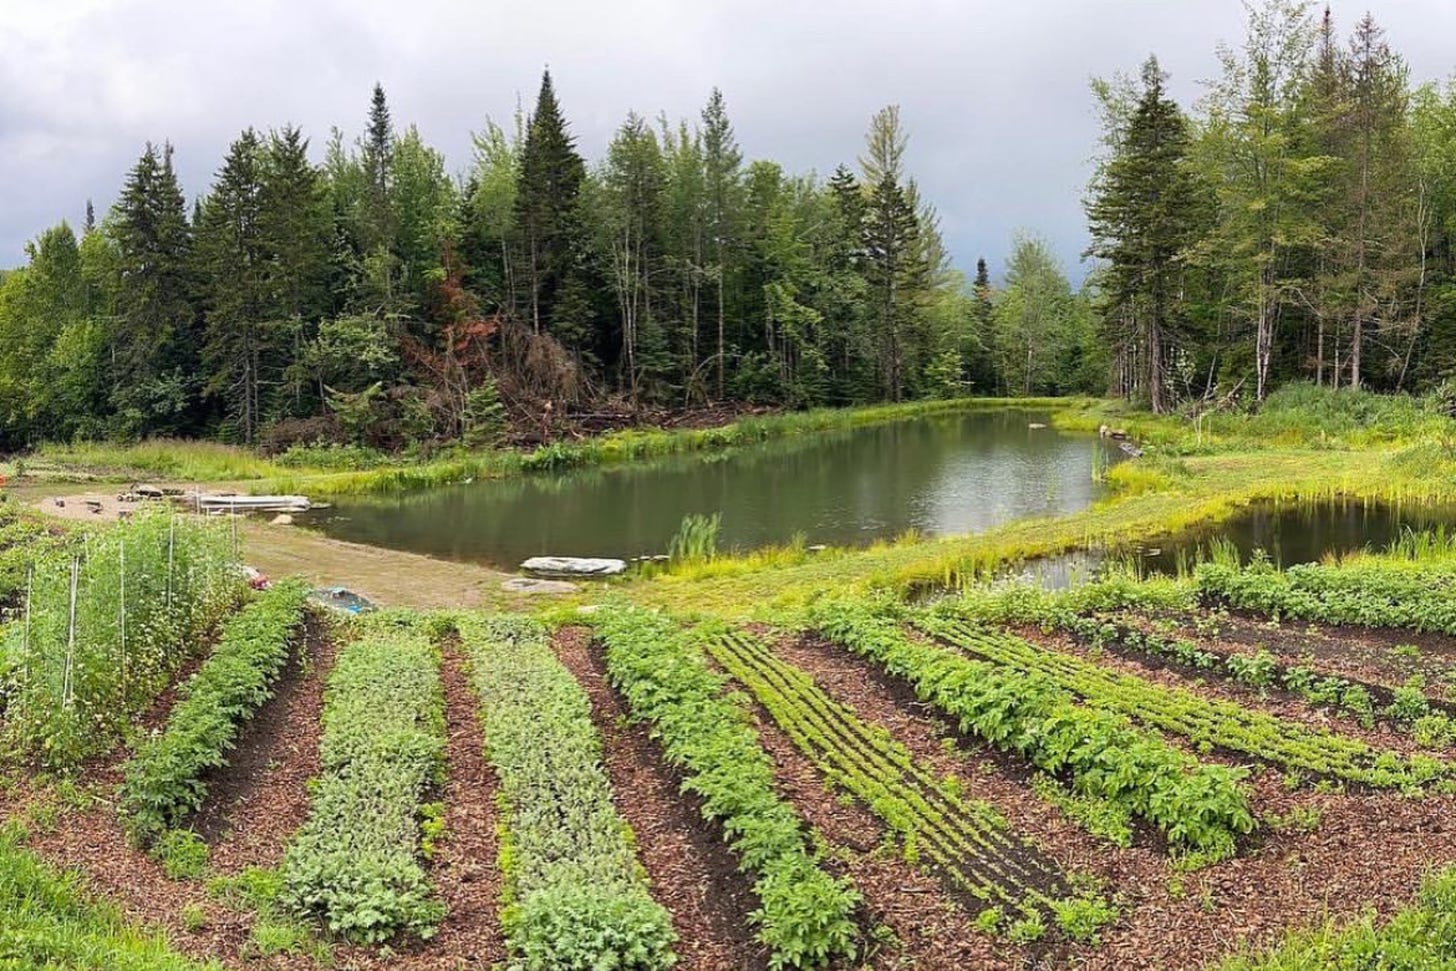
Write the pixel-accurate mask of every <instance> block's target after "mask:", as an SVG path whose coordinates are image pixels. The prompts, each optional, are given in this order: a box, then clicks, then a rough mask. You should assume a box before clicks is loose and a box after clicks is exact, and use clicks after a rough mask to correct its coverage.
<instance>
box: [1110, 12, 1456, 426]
mask: <svg viewBox="0 0 1456 971" xmlns="http://www.w3.org/2000/svg"><path fill="white" fill-rule="evenodd" d="M1247 9H1248V30H1247V34H1246V37H1245V38H1244V40H1243V42H1242V43H1241V44H1239V45H1237V46H1222V47H1220V48H1219V49H1218V54H1219V60H1220V64H1221V70H1220V72H1219V75H1218V77H1216V78H1215V79H1214V80H1213V81H1212V82H1211V83H1209V84H1208V85H1207V87H1206V90H1205V93H1204V95H1203V97H1202V98H1200V99H1199V100H1198V101H1197V102H1196V103H1195V104H1193V105H1192V106H1190V107H1188V108H1184V107H1183V106H1180V105H1178V104H1177V103H1175V102H1174V100H1173V99H1172V98H1171V97H1170V96H1169V95H1168V93H1167V89H1166V80H1167V78H1166V76H1165V75H1164V73H1163V71H1162V70H1161V68H1160V67H1159V64H1158V62H1157V59H1156V58H1150V59H1149V60H1148V61H1147V63H1146V64H1145V65H1144V66H1143V69H1142V72H1141V76H1140V77H1137V78H1127V77H1118V78H1113V79H1109V80H1105V81H1100V82H1097V83H1096V84H1094V90H1095V93H1096V95H1097V99H1098V103H1099V105H1100V107H1101V109H1102V114H1103V120H1104V137H1103V151H1102V153H1101V156H1100V159H1099V163H1098V166H1097V171H1096V175H1095V176H1094V178H1093V181H1092V185H1091V187H1090V191H1089V193H1088V198H1087V203H1086V209H1087V215H1088V218H1089V223H1090V228H1091V234H1092V240H1093V241H1092V246H1091V248H1090V255H1092V256H1094V257H1097V258H1098V260H1099V264H1098V269H1097V270H1096V271H1095V273H1094V275H1093V278H1092V280H1091V284H1092V286H1094V287H1095V288H1096V289H1097V290H1098V293H1099V296H1098V299H1097V306H1098V312H1099V316H1100V319H1101V323H1100V325H1099V326H1100V328H1101V331H1102V332H1103V333H1104V334H1105V335H1106V336H1107V339H1108V346H1109V348H1110V349H1111V351H1112V355H1113V371H1112V387H1113V390H1114V391H1115V392H1118V393H1121V394H1124V395H1127V396H1129V397H1132V398H1134V399H1138V400H1141V401H1144V402H1146V403H1148V404H1150V405H1151V406H1152V407H1153V408H1154V410H1158V411H1165V410H1169V409H1171V408H1174V407H1176V406H1178V405H1179V404H1180V403H1182V404H1187V403H1188V402H1190V401H1191V402H1193V404H1192V405H1191V407H1193V408H1201V407H1211V406H1217V405H1220V404H1224V403H1228V402H1230V401H1232V400H1235V399H1237V398H1242V399H1245V400H1247V401H1253V402H1258V401H1262V400H1263V399H1264V398H1265V397H1266V396H1267V395H1268V393H1269V392H1270V390H1271V389H1273V388H1274V387H1277V386H1278V385H1279V384H1281V383H1285V382H1289V381H1292V380H1303V381H1308V382H1311V383H1314V384H1318V385H1323V386H1328V387H1334V388H1340V387H1353V388H1369V389H1372V390H1380V391H1400V390H1407V391H1414V390H1425V389H1429V388H1432V387H1436V386H1442V387H1443V388H1444V389H1445V390H1446V392H1447V395H1446V396H1447V397H1452V394H1451V392H1452V390H1453V388H1456V386H1453V385H1450V384H1445V382H1447V381H1449V380H1450V379H1451V378H1452V377H1453V376H1456V247H1453V239H1456V83H1453V82H1450V81H1447V82H1445V83H1443V84H1435V83H1427V84H1422V85H1419V86H1416V85H1413V84H1412V81H1411V78H1410V71H1409V68H1408V66H1407V64H1406V63H1405V61H1404V59H1403V58H1402V57H1401V56H1400V54H1399V53H1397V52H1396V51H1395V50H1394V49H1393V48H1392V47H1391V45H1390V43H1389V42H1388V40H1387V38H1386V36H1385V33H1384V31H1383V30H1382V28H1381V27H1380V26H1379V24H1377V23H1376V21H1375V20H1374V18H1373V17H1371V16H1370V15H1368V14H1367V15H1365V16H1364V17H1363V18H1361V19H1360V20H1359V21H1358V22H1357V23H1356V24H1355V25H1354V26H1353V29H1352V30H1351V31H1350V32H1349V34H1348V35H1343V34H1342V33H1341V32H1340V30H1339V29H1338V26H1337V24H1336V22H1335V18H1334V14H1333V12H1332V11H1331V10H1330V8H1329V7H1324V8H1316V7H1314V6H1312V5H1311V4H1309V3H1305V2H1300V0H1264V2H1260V3H1257V4H1250V5H1249V6H1248V8H1247ZM1453 400H1456V399H1453Z"/></svg>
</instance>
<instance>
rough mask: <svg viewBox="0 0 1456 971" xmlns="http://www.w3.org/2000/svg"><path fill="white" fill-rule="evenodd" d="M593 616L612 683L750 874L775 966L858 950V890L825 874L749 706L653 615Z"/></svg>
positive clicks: (823, 960)
mask: <svg viewBox="0 0 1456 971" xmlns="http://www.w3.org/2000/svg"><path fill="white" fill-rule="evenodd" d="M593 623H594V624H595V626H596V628H597V633H598V635H599V636H600V637H601V639H602V642H603V644H604V645H605V648H606V659H607V668H608V673H609V675H610V678H611V681H612V683H613V685H615V687H616V688H617V690H619V691H620V692H621V693H622V694H623V695H624V696H625V697H626V699H627V703H628V705H629V706H630V708H631V710H632V714H633V717H635V718H637V719H639V720H642V721H645V722H647V723H648V724H649V725H650V726H651V731H652V734H653V736H654V737H656V738H657V740H658V741H659V742H660V743H661V745H662V748H663V751H664V753H665V755H666V757H667V759H668V761H669V762H670V763H671V764H672V765H673V766H675V767H676V768H677V769H678V770H680V771H681V772H682V774H683V783H682V786H683V789H684V791H687V792H691V793H694V794H696V795H697V796H698V797H699V799H701V802H702V814H703V816H704V818H706V819H708V820H712V821H715V822H717V823H718V824H719V825H720V826H721V827H722V830H723V834H724V838H725V839H726V840H727V841H728V844H729V846H730V847H731V848H732V850H733V852H734V853H735V854H736V855H737V857H738V861H739V866H740V868H741V869H743V870H744V871H745V872H746V873H748V874H750V875H751V876H752V878H753V880H754V885H753V888H754V893H755V894H756V895H757V896H758V899H759V903H760V906H759V908H758V910H756V911H755V912H754V915H753V916H754V920H755V921H756V922H757V924H758V932H757V937H758V940H759V941H761V942H762V943H763V944H764V945H766V946H767V948H768V951H769V959H770V963H771V965H772V966H773V967H775V968H813V967H823V966H825V965H827V964H829V963H830V962H831V961H834V960H835V959H838V958H844V957H851V956H853V954H854V953H855V950H856V943H855V941H856V934H857V929H856V926H855V922H854V911H855V909H856V907H858V905H859V902H860V898H859V894H858V893H857V892H856V891H855V890H854V888H853V887H851V886H850V885H849V884H848V883H847V882H846V881H844V880H842V879H839V878H837V877H834V876H831V875H830V874H829V873H828V872H827V871H825V870H824V868H823V867H822V866H821V864H820V861H819V859H818V856H817V855H816V853H815V852H814V850H813V849H812V848H811V845H810V841H809V839H808V836H807V832H806V831H807V826H806V825H805V822H804V819H803V817H802V816H800V815H799V814H798V812H796V811H795V810H794V808H793V807H792V806H791V805H790V804H789V803H787V802H785V801H784V800H783V799H782V798H781V797H780V796H779V794H778V792H777V790H776V789H775V787H774V774H773V762H772V761H771V760H770V759H769V757H768V754H767V753H766V752H765V751H764V749H763V746H762V744H761V743H760V741H759V738H758V733H757V732H756V731H755V730H754V728H753V725H752V723H751V720H750V718H749V715H748V712H747V711H746V710H745V709H744V708H743V707H742V706H741V705H740V704H738V703H737V702H736V701H735V700H734V699H733V698H732V697H731V696H729V695H726V694H725V693H724V690H723V689H724V684H725V682H724V679H723V678H722V677H721V676H719V675H718V674H716V673H714V672H713V671H712V669H711V668H709V666H708V663H707V660H706V658H705V657H704V656H703V653H702V651H701V650H699V648H698V647H697V646H696V645H695V644H694V643H693V641H692V639H691V637H690V636H689V634H688V633H686V632H685V631H683V630H682V629H681V628H680V627H678V625H677V624H675V623H674V622H673V621H671V620H670V619H668V618H667V617H664V616H662V615H660V614H655V613H652V612H649V611H646V610H642V609H638V608H630V607H615V606H614V607H612V608H611V609H609V610H607V611H603V612H602V613H601V614H600V615H598V616H597V617H596V618H595V619H594V621H593Z"/></svg>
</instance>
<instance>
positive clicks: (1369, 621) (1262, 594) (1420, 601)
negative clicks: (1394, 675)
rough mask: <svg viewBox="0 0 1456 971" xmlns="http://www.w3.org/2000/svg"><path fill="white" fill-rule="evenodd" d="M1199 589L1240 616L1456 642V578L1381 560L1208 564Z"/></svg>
mask: <svg viewBox="0 0 1456 971" xmlns="http://www.w3.org/2000/svg"><path fill="white" fill-rule="evenodd" d="M1196 576H1197V580H1198V587H1199V590H1200V592H1201V593H1202V594H1203V596H1204V597H1205V598H1206V599H1208V600H1211V601H1216V602H1220V603H1226V604H1228V605H1229V606H1231V607H1234V608H1236V609H1238V610H1249V611H1255V612H1257V613H1264V614H1270V615H1272V616H1274V617H1292V618H1298V619H1300V620H1312V621H1320V622H1323V623H1327V624H1360V625H1364V626H1367V627H1404V628H1409V629H1411V630H1418V631H1436V632H1439V633H1443V634H1453V635H1456V573H1453V572H1451V571H1450V570H1449V569H1437V568H1434V567H1426V568H1422V569H1414V568H1412V565H1411V564H1408V563H1400V562H1388V563H1382V562H1379V561H1370V562H1357V563H1353V564H1341V565H1338V566H1328V565H1324V564H1317V563H1307V564H1301V565H1299V566H1291V567H1289V568H1288V569H1287V570H1280V569H1277V568H1276V567H1274V566H1273V565H1272V564H1270V563H1269V562H1267V561H1264V560H1255V561H1254V562H1253V563H1250V564H1248V565H1247V566H1243V567H1236V566H1233V565H1231V564H1225V563H1203V564H1201V565H1200V566H1199V567H1198V570H1197V573H1196Z"/></svg>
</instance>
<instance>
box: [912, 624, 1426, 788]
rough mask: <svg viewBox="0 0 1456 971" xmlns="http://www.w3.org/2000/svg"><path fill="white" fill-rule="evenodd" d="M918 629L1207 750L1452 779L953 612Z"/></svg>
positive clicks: (1411, 782) (1355, 773) (1327, 769)
mask: <svg viewBox="0 0 1456 971" xmlns="http://www.w3.org/2000/svg"><path fill="white" fill-rule="evenodd" d="M952 609H953V608H952ZM915 622H916V624H917V625H918V626H920V627H921V628H922V629H923V630H925V631H926V632H928V633H931V634H934V635H935V636H937V637H940V638H941V639H943V640H945V641H946V642H948V643H951V644H954V645H955V646H956V647H958V648H961V649H963V650H965V651H968V652H970V653H972V654H973V655H975V656H976V657H978V658H981V659H983V660H986V661H989V662H991V663H993V664H998V665H1002V666H1003V667H1005V668H1007V669H1009V670H1012V671H1015V672H1018V673H1020V674H1022V675H1025V676H1028V677H1035V678H1040V679H1044V680H1045V681H1046V682H1048V683H1050V684H1053V685H1055V686H1056V687H1057V688H1058V689H1060V690H1063V691H1066V692H1070V693H1071V694H1074V695H1076V696H1077V697H1079V698H1081V699H1083V700H1084V701H1085V702H1086V703H1087V704H1089V705H1091V706H1092V707H1094V708H1098V709H1101V710H1104V711H1112V712H1117V713H1119V714H1122V715H1126V716H1128V717H1130V718H1133V719H1136V720H1137V721H1140V722H1142V723H1143V724H1145V725H1148V726H1151V727H1154V728H1157V729H1159V730H1161V731H1165V732H1169V733H1172V734H1175V735H1181V736H1183V737H1185V738H1188V739H1189V740H1191V741H1193V742H1194V743H1197V744H1199V745H1202V746H1208V747H1217V748H1221V749H1225V750H1227V751H1230V752H1239V753H1242V754H1245V755H1251V756H1253V757H1255V758H1257V759H1260V760H1262V761H1265V762H1270V763H1272V764H1274V765H1278V766H1281V767H1283V768H1287V769H1295V770H1298V771H1300V772H1310V773H1314V774H1316V775H1322V776H1329V777H1331V778H1336V779H1341V780H1344V781H1348V782H1358V783H1362V784H1364V785H1369V786H1374V787H1377V788H1409V787H1413V786H1420V785H1424V784H1425V783H1428V782H1432V781H1434V780H1436V779H1439V778H1441V777H1442V776H1444V775H1446V774H1448V772H1449V766H1448V765H1447V764H1446V763H1444V762H1442V761H1440V760H1438V759H1434V758H1430V757H1428V756H1423V755H1412V756H1410V757H1409V758H1405V757H1403V756H1401V755H1399V754H1398V753H1396V752H1393V751H1390V750H1381V749H1376V748H1373V747H1371V746H1370V745H1367V744H1366V743H1364V742H1362V741H1359V740H1358V739H1353V738H1349V737H1348V736H1344V735H1338V734H1335V733H1334V732H1326V731H1322V730H1319V729H1314V728H1307V727H1305V726H1304V725H1301V724H1299V723H1297V722H1291V721H1288V720H1286V719H1282V718H1276V717H1274V716H1273V715H1268V714H1265V713H1264V712H1260V711H1254V710H1251V709H1248V708H1244V707H1243V706H1241V705H1237V704H1233V703H1232V702H1227V701H1220V700H1217V699H1212V698H1205V697H1202V696H1201V695H1198V694H1195V693H1193V692H1191V691H1186V690H1183V689H1179V688H1169V687H1165V686H1163V685H1159V684H1153V683H1152V682H1150V681H1146V680H1144V679H1142V678H1138V677H1134V676H1132V675H1126V674H1121V673H1119V672H1117V671H1113V670H1111V669H1109V668H1106V667H1103V666H1101V665H1099V664H1097V663H1095V662H1093V661H1089V660H1087V659H1085V658H1081V657H1076V656H1073V655H1071V654H1063V653H1061V652H1059V651H1054V650H1049V649H1046V648H1042V647H1038V646H1036V645H1034V644H1032V643H1030V642H1028V641H1025V640H1023V639H1021V638H1019V637H1016V636H1014V635H1012V634H1008V633H1006V632H1004V631H999V630H990V629H987V628H984V627H981V626H980V625H978V624H976V623H974V622H967V621H962V620H956V619H954V618H953V617H951V616H950V611H948V610H942V611H938V612H929V613H921V614H919V615H918V616H917V617H916V620H915Z"/></svg>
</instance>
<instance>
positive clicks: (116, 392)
mask: <svg viewBox="0 0 1456 971" xmlns="http://www.w3.org/2000/svg"><path fill="white" fill-rule="evenodd" d="M111 231H112V233H113V234H114V238H115V241H116V249H117V317H116V321H115V326H114V329H113V331H112V334H111V360H112V379H111V392H110V394H111V400H112V403H113V405H114V407H115V408H116V410H117V413H118V416H119V420H120V427H121V430H122V431H123V432H125V433H127V434H142V433H155V432H176V431H181V430H182V428H183V427H184V425H185V423H186V420H187V418H188V409H189V408H190V407H191V405H192V401H193V397H194V394H195V391H196V384H197V382H196V380H195V375H196V374H197V373H198V371H197V368H196V359H197V351H196V348H197V341H196V327H195V322H196V313H195V310H194V307H193V302H192V285H191V273H190V257H191V244H192V240H191V230H190V227H189V226H188V224H187V207H186V202H185V201H184V199H183V197H182V188H181V186H180V185H179V184H178V182H177V174H176V171H175V170H174V169H173V166H172V146H171V145H170V144H164V145H163V146H162V149H161V151H160V152H158V150H157V148H156V147H155V146H153V145H151V144H148V145H147V147H146V151H144V152H143V153H142V156H141V158H140V159H139V160H138V161H137V163H136V165H135V166H134V167H133V168H132V170H131V173H130V175H128V176H127V180H126V184H125V185H124V186H123V188H122V192H121V196H120V198H119V199H118V200H117V203H116V208H115V211H114V213H113V218H112V227H111Z"/></svg>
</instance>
